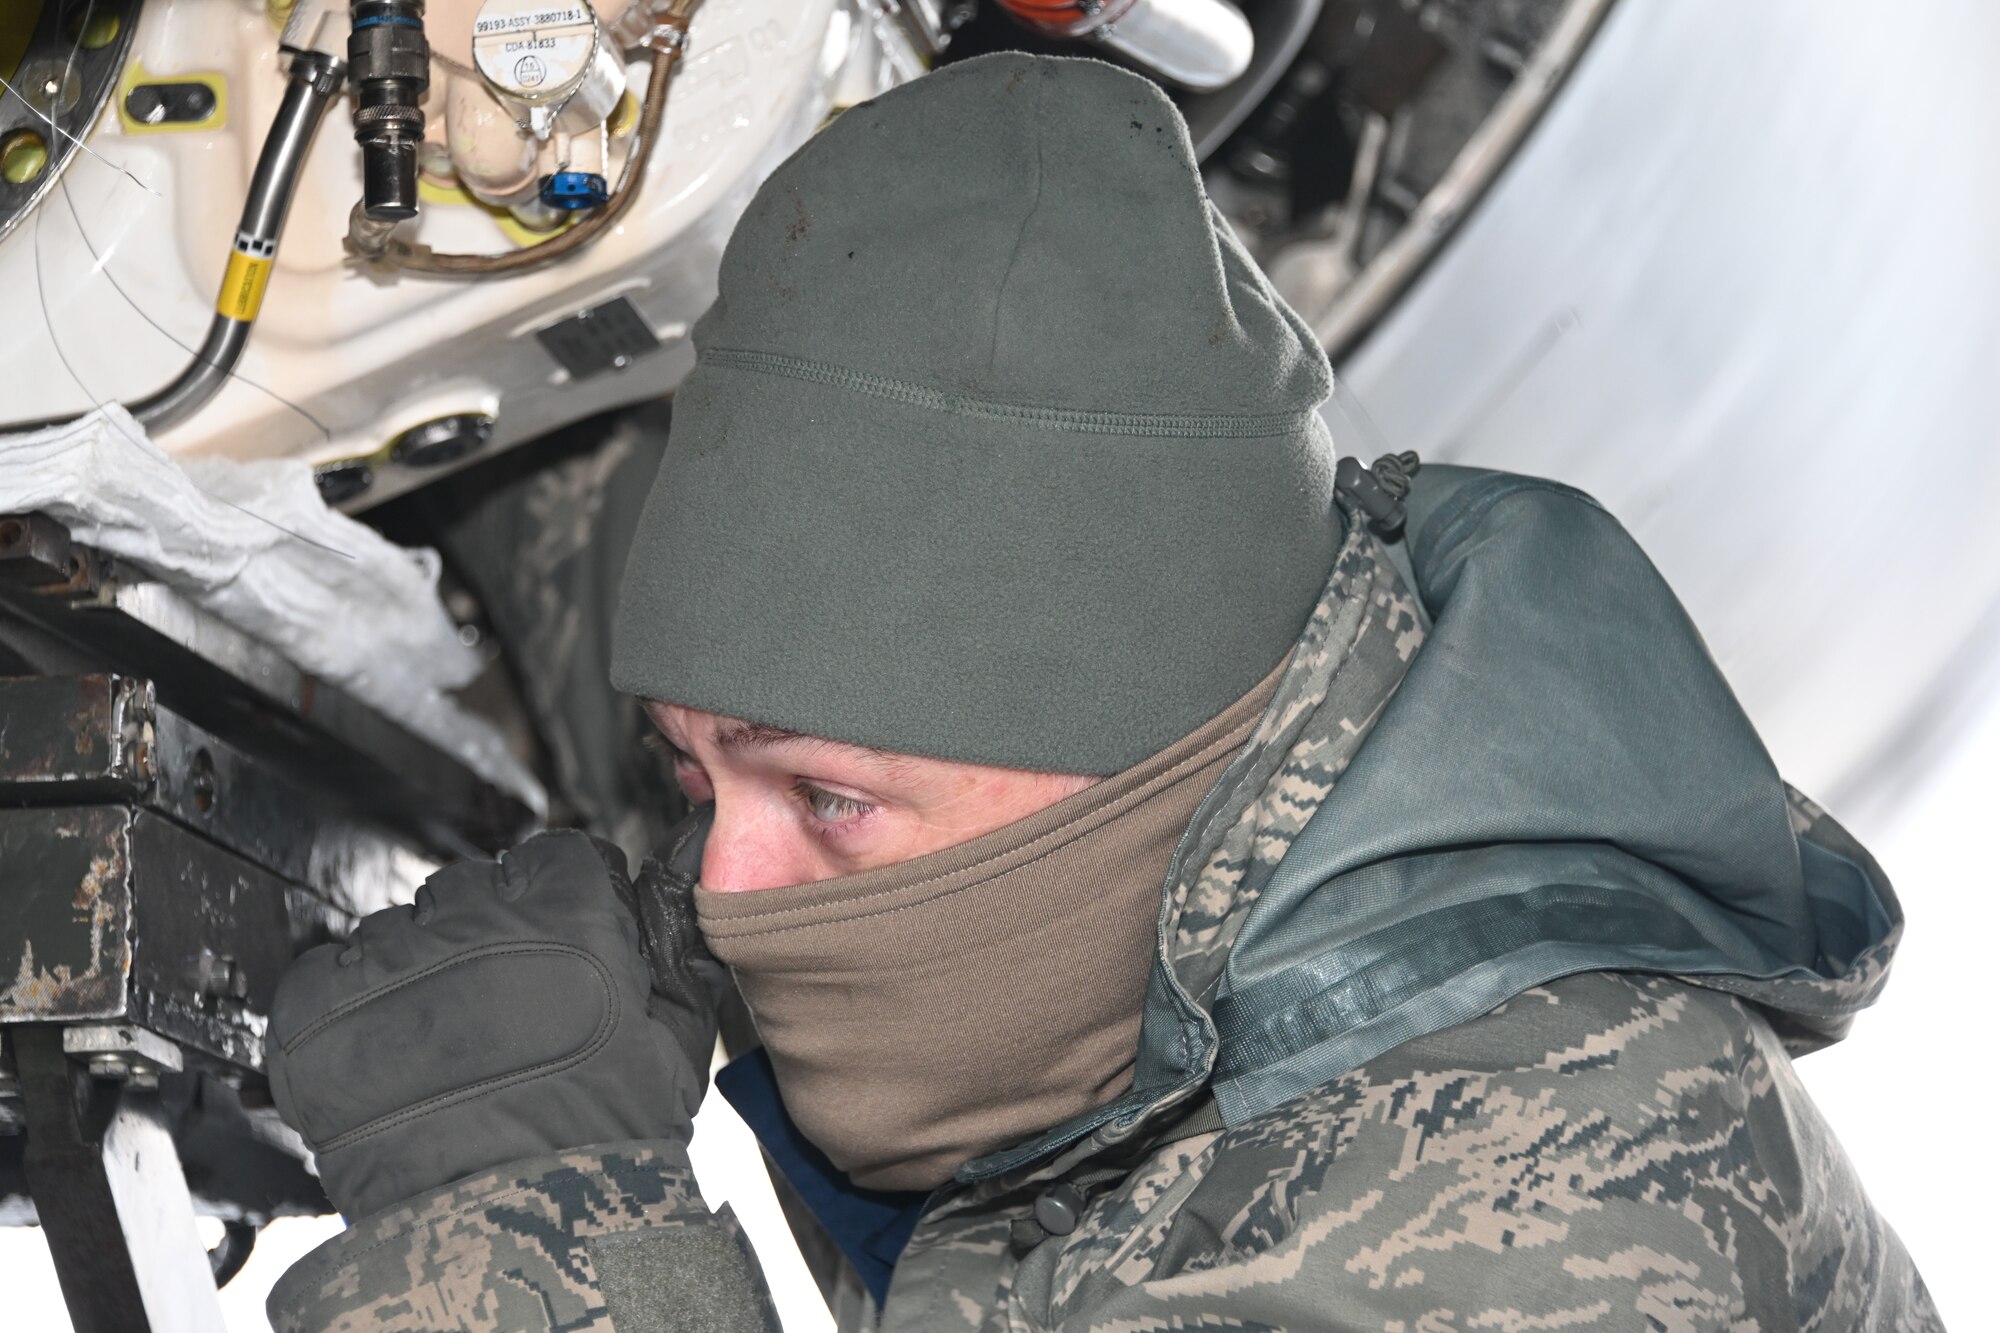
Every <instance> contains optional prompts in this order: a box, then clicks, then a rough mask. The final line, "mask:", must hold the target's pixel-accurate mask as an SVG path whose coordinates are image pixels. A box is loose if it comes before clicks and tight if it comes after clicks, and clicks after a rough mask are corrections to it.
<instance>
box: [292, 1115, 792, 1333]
mask: <svg viewBox="0 0 2000 1333" xmlns="http://www.w3.org/2000/svg"><path fill="white" fill-rule="evenodd" d="M267 1310H268V1312H269V1314H270V1318H271V1324H272V1327H273V1328H274V1329H275V1330H277V1333H417V1331H418V1330H423V1333H436V1331H437V1330H461V1329H462V1330H479V1331H480V1333H502V1331H503V1330H505V1331H506V1333H557V1330H560V1331H561V1333H777V1329H778V1320H777V1315H776V1313H775V1311H774V1310H773V1308H772V1306H771V1302H770V1299H769V1295H768V1293H767V1292H766V1291H765V1288H764V1282H763V1277H762V1274H761V1273H760V1272H759V1271H758V1268H757V1263H756V1260H755V1259H754V1258H753V1257H752V1256H751V1253H750V1249H749V1246H748V1244H747V1242H746V1241H745V1240H744V1237H743V1233H742V1231H741V1229H740V1228H739V1227H738V1226H737V1224H736V1219H735V1218H734V1217H733V1216H732V1215H731V1214H730V1212H729V1210H728V1209H726V1208H725V1209H723V1210H722V1211H720V1212H718V1213H710V1212H709V1210H708V1207H707V1205H706V1204H704V1203H703V1202H702V1198H701V1194H700V1191H699V1190H698V1189H697V1188H696V1185H695V1179H694V1173H693V1171H692V1170H691V1169H690V1168H689V1166H688V1160H687V1154H686V1152H685V1151H684V1150H682V1149H680V1148H678V1147H676V1146H674V1145H671V1144H665V1143H660V1144H644V1143H635V1144H620V1145H611V1146H607V1147H604V1148H596V1149H583V1150H579V1151H575V1152H566V1153H561V1154H558V1155H555V1156H551V1157H545V1158H539V1159H536V1160H533V1161H528V1162H521V1163H516V1164H513V1165H511V1166H508V1167H503V1168H501V1169H499V1170H496V1171H489V1172H484V1173H482V1174H480V1175H476V1176H469V1177H467V1178H466V1179H464V1180H461V1181H458V1182H455V1183H454V1184H452V1185H449V1186H447V1187H445V1188H443V1189H440V1190H438V1191H436V1192H434V1193H432V1194H430V1195H428V1196H426V1197H424V1198H422V1199H418V1200H416V1201H414V1202H412V1203H408V1204H404V1205H401V1206H398V1207H395V1208H391V1209H387V1210H385V1211H383V1212H381V1213H377V1214H375V1215H374V1216H373V1217H369V1218H364V1219H362V1220H361V1221H360V1222H357V1223H356V1224H355V1225H354V1226H352V1227H350V1228H348V1229H347V1230H346V1231H345V1232H342V1233H341V1234H340V1235H338V1236H335V1237H334V1238H333V1239H332V1240H329V1241H327V1242H326V1243H325V1244H323V1245H321V1246H320V1247H319V1248H318V1249H316V1250H314V1251H313V1252H312V1253H311V1254H309V1255H307V1256H306V1257H305V1258H304V1259H302V1260H300V1261H299V1262H298V1263H297V1264H295V1265H294V1266H293V1267H292V1268H291V1269H290V1271H288V1272H287V1273H286V1274H285V1275H284V1277H283V1278H281V1279H280V1280H279V1282H278V1285H277V1286H276V1287H275V1288H273V1290H272V1292H271V1296H270V1300H269V1302H268V1303H267Z"/></svg>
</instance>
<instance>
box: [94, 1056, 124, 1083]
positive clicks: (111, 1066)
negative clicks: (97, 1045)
mask: <svg viewBox="0 0 2000 1333" xmlns="http://www.w3.org/2000/svg"><path fill="white" fill-rule="evenodd" d="M90 1076H91V1077H92V1078H105V1079H115V1080H118V1081H120V1082H122V1081H124V1080H125V1079H128V1078H130V1077H131V1076H132V1066H131V1065H129V1064H127V1063H126V1062H125V1057H124V1056H122V1055H112V1054H110V1053H109V1052H106V1053H105V1054H103V1055H93V1056H91V1057H90Z"/></svg>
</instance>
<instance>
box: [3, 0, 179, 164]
mask: <svg viewBox="0 0 2000 1333" xmlns="http://www.w3.org/2000/svg"><path fill="white" fill-rule="evenodd" d="M91 3H92V5H93V7H94V6H95V4H96V0H91ZM89 12H90V10H88V9H86V10H85V11H84V13H85V14H88V13H89ZM81 46H82V40H81V39H79V40H78V43H77V46H73V47H71V48H70V53H69V60H74V59H76V52H77V50H78V48H79V47H81ZM72 68H73V66H72V65H71V64H70V63H69V61H67V60H66V61H64V62H63V77H62V81H63V82H64V83H68V82H69V76H70V71H71V70H72ZM0 89H5V90H6V91H7V92H10V93H13V94H14V96H15V97H16V98H18V99H19V100H20V103H21V105H22V106H24V107H26V108H28V110H30V111H32V112H34V113H35V114H36V115H38V116H40V117H41V118H42V119H43V120H45V121H47V122H48V126H49V128H50V129H52V130H54V131H55V132H56V133H57V134H59V135H61V136H62V137H63V138H65V139H67V140H69V141H70V142H71V143H73V144H75V145H76V146H77V147H78V148H81V149H82V150H83V151H84V152H86V153H88V154H90V155H91V156H92V157H94V158H96V159H97V160H98V161H99V162H102V163H103V164H104V165H105V166H107V167H110V168H111V169H112V170H113V171H116V172H117V173H118V174H119V175H121V176H123V177H125V179H127V180H129V181H131V182H132V183H133V184H134V185H136V186H138V187H139V188H140V189H142V190H144V191H145V192H146V193H147V194H150V195H152V196H153V197H154V198H155V199H161V198H164V197H165V196H164V195H162V194H161V193H160V192H159V191H158V190H156V189H154V188H153V187H152V186H150V185H148V184H146V182H144V181H142V180H140V179H139V178H138V177H137V176H134V175H133V174H132V173H131V172H130V171H129V170H127V169H126V168H124V167H121V166H119V165H118V164H117V163H116V162H113V161H112V160H111V159H110V158H108V157H106V156H104V154H102V153H100V152H98V151H97V150H96V149H95V148H92V147H91V146H90V145H89V144H87V143H85V142H84V141H83V140H81V139H79V138H77V137H76V136H75V135H74V134H71V133H70V132H69V131H68V130H66V129H64V128H63V127H62V126H60V125H58V124H56V118H55V117H54V116H52V115H50V114H49V113H48V112H46V111H44V110H42V109H41V108H40V107H38V106H36V105H35V104H34V103H33V102H30V101H29V100H28V99H27V98H25V97H22V96H21V93H20V90H19V89H17V88H15V87H14V85H13V84H11V83H9V82H7V80H5V79H0Z"/></svg>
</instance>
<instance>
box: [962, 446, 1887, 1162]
mask: <svg viewBox="0 0 2000 1333" xmlns="http://www.w3.org/2000/svg"><path fill="white" fill-rule="evenodd" d="M1407 508H1408V518H1407V522H1406V525H1405V529H1404V530H1405V532H1406V533H1407V534H1409V535H1408V536H1407V538H1406V539H1405V540H1404V541H1403V542H1401V543H1400V544H1398V545H1397V546H1396V547H1393V548H1392V547H1389V546H1385V545H1384V544H1383V543H1382V542H1381V541H1379V540H1378V539H1377V538H1375V537H1373V536H1372V535H1370V534H1369V533H1368V531H1367V529H1366V527H1365V526H1364V525H1363V524H1361V523H1356V522H1350V524H1349V533H1348V539H1347V542H1346V544H1345V545H1344V546H1343V548H1342V550H1341V553H1340V555H1339V557H1338V558H1337V560H1336V565H1335V573H1334V577H1333V579H1332V582H1331V583H1330V584H1329V586H1328V592H1327V597H1326V600H1325V601H1324V602H1323V603H1322V606H1321V608H1320V610H1319V612H1318V613H1316V614H1315V616H1314V618H1313V621H1312V622H1311V623H1310V624H1309V626H1308V628H1307V630H1306V634H1305V636H1304V637H1303V638H1302V639H1301V641H1300V645H1299V648H1298V650H1296V651H1295V653H1294V660H1293V663H1292V665H1291V667H1290V668H1289V669H1288V672H1287V676H1286V679H1285V680H1284V681H1283V682H1282V683H1281V684H1280V686H1279V690H1278V695H1277V697H1276V699H1275V700H1274V701H1273V703H1272V705H1271V708H1270V710H1269V711H1268V712H1267V713H1266V716H1265V719H1264V722H1263V723H1262V724H1261V725H1260V729H1259V732H1258V734H1257V735H1256V736H1255V737H1253V738H1252V740H1251V741H1250V743H1249V745H1248V746H1247V747H1246V749H1245V751H1244V753H1243V754H1242V755H1240V756H1239V758H1238V761H1237V763H1236V764H1234V765H1232V767H1231V769H1230V770H1229V771H1228V772H1226V773H1225V774H1224V776H1223V778H1222V780H1221V782H1220V783H1219V784H1218V786H1217V789H1216V790H1215V791H1214V792H1212V793H1211V794H1210V797H1209V799H1208V800H1207V801H1206V802H1204V805H1203V807H1202V809H1201V811H1200V812H1199V813H1198V814H1197V816H1196V818H1195V820H1194V822H1193V824H1192V825H1191V826H1190V829H1189V831H1188V835H1187V837H1186V838H1185V839H1184V841H1183V844H1182V853H1181V855H1180V856H1178V857H1177V858H1176V862H1175V865H1174V867H1173V869H1172V870H1171V871H1170V873H1169V876H1168V881H1167V891H1166V897H1165V902H1164V905H1163V908H1162V914H1161V938H1160V954H1159V957H1158V959H1157V961H1156V966H1155V969H1154V975H1153V981H1152V987H1151V990H1150V992H1149V995H1148V1001H1147V1013H1146V1022H1145V1027H1144V1029H1143V1032H1142V1036H1141V1049H1140V1055H1139V1067H1138V1076H1137V1080H1136V1082H1135V1086H1134V1089H1133V1091H1132V1092H1131V1093H1130V1094H1128V1095H1127V1096H1126V1097H1125V1098H1123V1099H1121V1100H1120V1101H1119V1102H1115V1103H1113V1104H1111V1105H1110V1106H1107V1107H1105V1108H1101V1109H1100V1110H1099V1111H1098V1112H1096V1113H1094V1115H1093V1116H1092V1117H1090V1118H1088V1120H1086V1121H1078V1122H1072V1123H1071V1124H1069V1125H1066V1126H1062V1127H1059V1128H1058V1129H1056V1130H1054V1131H1051V1132H1050V1133H1049V1134H1047V1135H1044V1136H1042V1138H1040V1139H1038V1140H1037V1141H1035V1142H1034V1143H1031V1144H1025V1145H1022V1146H1021V1147H1020V1148H1017V1149H1015V1150H1013V1151H1012V1152H1009V1153H1004V1154H997V1155H995V1156H993V1157H989V1158H986V1159H983V1160H982V1161H979V1162H975V1163H971V1164H969V1165H968V1167H967V1168H966V1169H965V1170H964V1171H962V1172H961V1173H960V1179H961V1180H974V1179H983V1178H987V1177H990V1176H993V1175H995V1174H999V1173H1001V1172H1004V1171H1008V1170H1010V1169H1012V1168H1016V1167H1019V1166H1022V1165H1024V1164H1027V1163H1028V1162H1030V1161H1032V1160H1035V1159H1037V1158H1039V1157H1043V1156H1046V1155H1047V1154H1049V1153H1051V1152H1053V1151H1054V1150H1055V1149H1057V1148H1059V1147H1061V1146H1063V1145H1065V1144H1069V1143H1073V1142H1075V1141H1077V1140H1078V1139H1080V1138H1082V1137H1083V1136H1084V1135H1086V1134H1092V1133H1093V1132H1094V1134H1095V1138H1096V1141H1097V1142H1098V1143H1100V1144H1109V1143H1113V1142H1117V1141H1120V1140H1123V1139H1125V1138H1127V1137H1129V1136H1131V1135H1132V1134H1134V1133H1136V1132H1137V1131H1138V1129H1139V1128H1140V1127H1141V1125H1143V1124H1145V1123H1148V1122H1150V1121H1151V1120H1152V1119H1153V1117H1154V1116H1155V1115H1156V1114H1157V1113H1159V1112H1161V1111H1164V1110H1165V1109H1166V1108H1168V1107H1170V1106H1172V1105H1175V1104H1178V1103H1179V1102H1181V1101H1184V1100H1186V1099H1187V1098H1188V1097H1190V1096H1192V1095H1193V1094H1194V1092H1195V1091H1197V1090H1198V1089H1199V1088H1200V1087H1201V1086H1202V1085H1203V1084H1204V1083H1206V1084H1208V1085H1209V1086H1210V1088H1211V1090H1212V1092H1213V1094H1214V1096H1215V1098H1216V1102H1217V1105H1218V1107H1219V1109H1220V1111H1221V1114H1222V1117H1223V1119H1224V1121H1225V1122H1226V1123H1230V1124H1235V1123H1241V1122H1242V1121H1244V1120H1247V1119H1250V1118H1252V1117H1254V1116H1256V1115H1258V1114H1261V1113H1262V1112H1263V1111H1265V1110H1267V1109H1269V1108H1271V1107H1273V1106H1276V1105H1278V1104H1279V1103H1281V1102H1283V1101H1285V1100H1287V1099H1289V1098H1290V1097H1292V1096H1295V1095H1297V1094H1298V1093H1300V1092H1303V1091H1305V1090H1307V1089H1310V1088H1313V1087H1317V1086H1319V1085H1320V1084H1322V1083H1325V1082H1327V1081H1328V1080H1330V1079H1333V1078H1336V1077H1338V1076H1340V1075H1341V1074H1344V1073H1346V1072H1348V1071H1350V1070H1352V1069H1355V1068H1357V1067H1358V1066H1360V1065H1362V1064H1363V1063H1365V1062H1366V1061H1368V1060H1370V1059H1372V1058H1373V1057H1374V1056H1376V1055H1379V1054H1381V1053H1382V1052H1384V1051H1386V1050H1388V1049H1390V1048H1392V1047H1394V1046H1397V1045H1400V1044H1402V1043H1404V1042H1406V1041H1410V1040H1413V1039H1415V1038H1417V1037H1421V1036H1424V1035H1427V1034H1429V1033H1432V1032H1436V1031H1440V1030H1442V1029H1444V1028H1447V1027H1450V1026H1453V1025H1455V1024H1457V1023H1461V1022H1465V1021H1468V1020H1470V1019H1472V1018H1474V1017H1477V1016H1478V1015H1480V1014H1483V1013H1485V1012H1487V1011H1489V1010H1491V1009H1492V1008H1494V1007H1495V1006H1497V1005H1498V1004H1500V1003H1502V1002H1504V1001H1505V1000H1507V999H1509V998H1510V997H1512V996H1514V995H1517V994H1519V993H1520V992H1521V991H1523V990H1526V989H1528V988H1529V987H1532V986H1536V985H1539V984H1541V983H1543V982H1546V981H1550V980H1553V979H1554V978H1556V977H1559V976H1564V975H1568V974H1571V973H1575V972H1582V971H1595V970H1620V971H1639V972H1652V973H1668V974H1674V975H1679V976H1682V977H1684V978H1685V979H1687V980H1689V981H1691V982H1693V983H1695V984H1699V985H1703V986H1708V987H1712V988H1715V989H1720V990H1725V991H1729V992H1731V993H1734V994H1737V995H1740V996H1742V997H1744V998H1746V999H1748V1000H1750V1001H1752V1002H1753V1003H1755V1004H1756V1005H1758V1006H1759V1007H1760V1008H1761V1009H1762V1010H1763V1012H1764V1013H1765V1014H1766V1015H1767V1016H1768V1017H1769V1018H1770V1019H1771V1020H1772V1022H1773V1023H1774V1025H1775V1027H1776V1028H1777V1030H1778V1032H1779V1033H1780V1035H1781V1036H1783V1037H1784V1038H1785V1040H1786V1042H1787V1044H1788V1046H1789V1047H1790V1048H1791V1049H1792V1050H1793V1051H1795V1052H1797V1051H1804V1050H1811V1049H1814V1048H1816V1047H1818V1046H1822V1045H1825V1044H1827V1043H1828V1042H1830V1041H1833V1040H1837V1039H1838V1038H1839V1037H1840V1036H1842V1035H1843V1034H1844V1033H1845V1031H1846V1029H1847V1026H1848V1024H1849V1023H1850V1022H1851V1020H1852V1017H1853V1015H1854V1014H1855V1013H1856V1012H1858V1011H1859V1010H1860V1009H1862V1008H1864V1007H1866V1006H1867V1005H1868V1004H1870V1003H1872V1002H1873V1000H1874V998H1875V996H1876V995H1877V994H1878V993H1879V991H1880V989H1881V986H1882V985H1883V983H1884V981H1885V980H1886V976H1887V971H1888V966H1889V961H1890V957H1891V955H1892V953H1893V951H1894V948H1895V944H1896V941H1897V938H1898V937H1899V935H1900V933H1901V912H1900V909H1899V907H1898V905H1897V903H1896V899H1895V896H1894V893H1893V892H1892V890H1891V889H1890V886H1889V883H1888V881H1887V879H1886V877H1885V876H1884V875H1883V874H1882V872H1881V869H1880V867H1878V866H1877V865H1876V864H1875V862H1874V860H1873V859H1872V858H1871V857H1870V856H1869V855H1868V853H1867V852H1866V851H1865V850H1864V849H1863V848H1862V847H1861V846H1860V845H1859V844H1858V843H1856V842H1855V841H1854V840H1853V838H1851V837H1850V836H1848V835H1847V833H1846V832H1845V830H1843V829H1841V828H1840V826H1839V825H1838V824H1837V823H1835V822H1834V821H1833V820H1832V819H1830V818H1828V817H1827V816H1826V814H1825V812H1823V811H1821V810H1819V809H1818V807H1816V806H1814V805H1813V804H1812V803H1811V802H1810V801H1808V800H1806V799H1805V798H1804V797H1802V796H1800V795H1799V794H1798V793H1796V792H1794V791H1792V790H1791V789H1790V788H1789V787H1787V786H1786V785H1785V783H1784V782H1783V781H1782V780H1781V779H1780V778H1779V776H1778V773H1777V770H1776V768H1775V766H1774V765H1773V763H1772V761H1771V758H1770V756H1769V754H1768V753H1767V752H1766V751H1765V749H1764V747H1763V745H1762V743H1761V742H1760V741H1759V739H1758V737H1757V734H1756V731H1755V729H1754V728H1753V727H1752V726H1751V724H1750V721H1749V719H1748V718H1747V717H1746V716H1745V715H1744V713H1743V711H1742V709H1741V707H1740V706H1739V705H1738V704H1737V702H1736V699H1735V697H1734V696H1733V694H1732V693H1731V692H1730V690H1729V687H1728V685H1727V683H1726V682H1725V681H1724V679H1723V677H1722V674H1721V672H1720V671H1719V670H1718V668H1717V667H1716V665H1715V663H1714V662H1713V661H1712V660H1711V658H1710V657H1709V655H1708V652H1707V649H1706V647H1705V646H1704V645H1703V643H1702V640H1701V636H1700V634H1699V633H1698V632H1697V631H1696V629H1695V627H1694V625H1693V624H1692V623H1691V622H1690V621H1689V619H1688V617H1687V615H1686V613H1685V611H1684V610H1683V609H1682V608H1681V606H1680V604H1679V602H1678V600H1677V599H1676V598H1675V597H1674V595H1673V593H1672V591H1671V590H1670V589H1669V588H1668V587H1667V585H1666V583H1665V581H1664V580H1663V579H1662V578H1661V576H1660V574H1659V572H1658V571H1657V570H1656V569H1655V568H1654V567H1653V565H1652V563H1651V562H1650V561H1649V560H1648V559H1647V558H1646V556H1645V555H1644V553H1643V552H1641V551H1640V549H1639V547H1638V545H1637V544H1636V543H1635V542H1634V541H1633V540H1632V539H1631V537H1630V536H1629V535H1628V534H1627V533H1626V532H1625V531H1624V529H1623V528H1622V527H1620V526H1619V524H1618V523H1617V522H1616V520H1614V519H1613V518H1611V517H1610V515H1609V514H1607V513H1606V512H1605V511H1604V510H1602V509H1601V508H1600V507H1598V506H1597V505H1596V503H1595V502H1594V501H1592V500H1591V499H1590V498H1589V497H1588V496H1585V495H1583V494H1581V493H1580V492H1577V491H1574V490H1571V489H1569V488H1567V487H1562V486H1558V485H1555V484H1553V483H1549V482H1545V481H1539V480H1535V479H1533V478H1527V477H1518V476H1512V475H1508V474H1504V473H1493V472H1480V471H1474V470H1470V469H1463V468H1449V467H1427V468H1425V469H1423V470H1422V472H1421V474H1420V475H1419V476H1418V477H1417V478H1416V479H1415V481H1414V484H1413V486H1412V488H1411V492H1410V495H1409V498H1408V501H1407Z"/></svg>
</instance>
